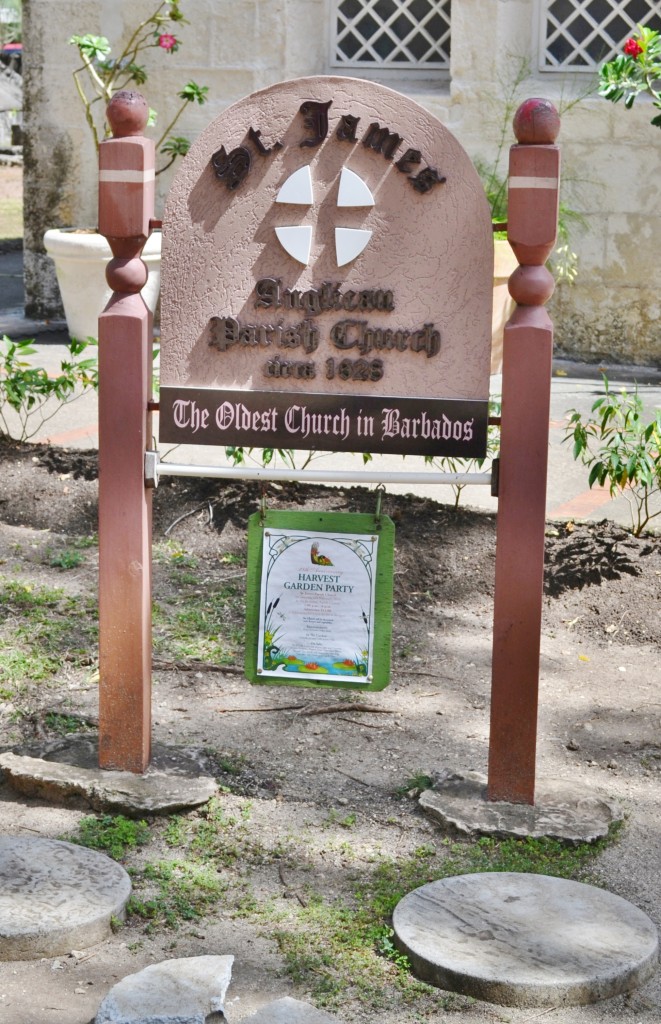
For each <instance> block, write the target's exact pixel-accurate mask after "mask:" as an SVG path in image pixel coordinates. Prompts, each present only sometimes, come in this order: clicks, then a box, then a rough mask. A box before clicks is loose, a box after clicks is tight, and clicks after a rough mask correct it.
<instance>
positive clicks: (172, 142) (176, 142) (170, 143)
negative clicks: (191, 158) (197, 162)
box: [160, 135, 190, 156]
mask: <svg viewBox="0 0 661 1024" xmlns="http://www.w3.org/2000/svg"><path fill="white" fill-rule="evenodd" d="M189 149H190V141H189V140H188V139H186V138H184V136H183V135H171V136H170V138H169V139H166V140H165V142H164V143H163V145H162V146H161V149H160V152H161V153H169V154H170V155H171V156H186V153H187V152H188V150H189Z"/></svg>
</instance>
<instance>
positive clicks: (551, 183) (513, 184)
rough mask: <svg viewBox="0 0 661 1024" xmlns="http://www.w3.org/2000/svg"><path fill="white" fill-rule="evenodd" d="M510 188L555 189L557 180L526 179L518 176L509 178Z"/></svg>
mask: <svg viewBox="0 0 661 1024" xmlns="http://www.w3.org/2000/svg"><path fill="white" fill-rule="evenodd" d="M509 186H510V188H557V187H558V179H557V178H527V177H524V176H520V177H517V178H510V180H509Z"/></svg>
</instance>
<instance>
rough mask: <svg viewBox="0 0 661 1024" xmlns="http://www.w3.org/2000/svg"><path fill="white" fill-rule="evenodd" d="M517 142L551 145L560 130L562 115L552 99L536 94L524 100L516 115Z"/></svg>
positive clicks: (529, 144)
mask: <svg viewBox="0 0 661 1024" xmlns="http://www.w3.org/2000/svg"><path fill="white" fill-rule="evenodd" d="M513 126H514V134H515V136H516V140H517V142H519V143H521V144H522V145H528V146H535V145H537V146H543V145H547V146H548V145H550V144H551V143H553V142H555V140H556V139H557V137H558V132H559V131H560V115H559V114H558V111H557V110H556V109H555V107H554V106H553V104H552V103H551V101H550V100H544V99H540V98H539V97H537V96H535V97H533V98H532V99H529V100H524V102H523V103H522V104H521V106H520V107H519V109H518V110H517V112H516V114H515V115H514V123H513Z"/></svg>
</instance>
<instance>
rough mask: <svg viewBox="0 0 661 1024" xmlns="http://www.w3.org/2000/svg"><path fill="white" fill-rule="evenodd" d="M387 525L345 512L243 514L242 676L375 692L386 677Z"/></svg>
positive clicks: (384, 519) (391, 542) (391, 531)
mask: <svg viewBox="0 0 661 1024" xmlns="http://www.w3.org/2000/svg"><path fill="white" fill-rule="evenodd" d="M394 549H395V526H394V523H393V522H392V520H391V519H389V518H388V516H382V515H365V514H363V513H351V512H332V513H320V512H275V511H274V512H268V511H267V512H264V513H262V512H256V513H255V514H254V515H252V516H251V517H250V519H249V520H248V579H247V612H246V658H245V670H246V676H247V678H248V679H249V680H250V682H251V683H257V684H260V685H275V686H278V685H279V686H317V687H340V688H343V689H355V690H382V689H383V688H384V687H385V686H387V685H388V683H389V681H390V646H391V639H392V589H393V559H394Z"/></svg>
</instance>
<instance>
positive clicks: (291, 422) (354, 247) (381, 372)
mask: <svg viewBox="0 0 661 1024" xmlns="http://www.w3.org/2000/svg"><path fill="white" fill-rule="evenodd" d="M163 230H164V233H163V264H162V281H163V286H162V289H163V290H162V322H161V392H160V439H161V441H163V442H178V443H196V444H236V445H246V446H257V447H267V446H268V447H270V446H276V447H287V448H303V449H314V448H318V449H322V450H340V451H372V452H396V453H397V452H399V453H402V454H434V455H453V456H465V457H479V456H483V455H484V454H485V448H486V430H487V408H488V393H489V355H490V335H491V302H492V298H491V296H492V275H493V246H492V240H491V239H492V232H491V218H490V213H489V209H488V205H487V202H486V199H485V196H484V191H483V188H482V185H481V183H480V180H479V177H478V175H477V173H476V171H475V169H474V168H473V166H472V164H471V162H470V160H469V158H468V156H467V155H466V153H465V152H464V150H463V149H462V147H461V146H460V145H459V143H458V142H457V140H456V139H455V138H454V137H453V136H452V135H451V133H450V132H449V131H448V130H447V129H446V128H445V127H444V126H443V125H442V124H441V123H440V122H439V121H438V120H437V119H436V118H435V117H433V116H432V115H431V114H429V113H428V112H427V111H426V110H424V109H423V108H422V107H421V106H419V105H418V104H417V103H415V102H414V101H413V100H411V99H409V98H408V97H405V96H402V95H400V94H398V93H396V92H393V91H392V90H390V89H387V88H384V87H383V86H380V85H376V84H374V83H372V82H366V81H358V80H353V79H347V78H333V77H320V78H307V79H300V80H297V81H293V82H285V83H282V84H279V85H275V86H272V87H270V88H268V89H265V90H263V91H261V92H258V93H255V94H254V95H252V96H249V97H247V98H246V99H243V100H241V101H239V102H238V103H236V104H234V105H233V106H232V107H230V108H229V109H228V110H226V111H225V112H224V113H222V114H221V115H220V116H219V117H218V118H217V119H216V120H215V121H214V122H213V123H212V124H211V125H210V126H209V127H208V128H207V129H206V131H204V132H203V133H202V135H201V136H200V138H199V139H198V140H197V142H196V143H195V145H194V146H193V147H192V148H191V151H190V153H189V155H188V157H187V159H186V160H185V161H184V162H183V164H182V167H181V169H180V171H179V174H178V176H177V177H176V179H175V181H174V184H173V186H172V188H171V190H170V194H169V197H168V202H167V206H166V211H165V217H164V229H163Z"/></svg>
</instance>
